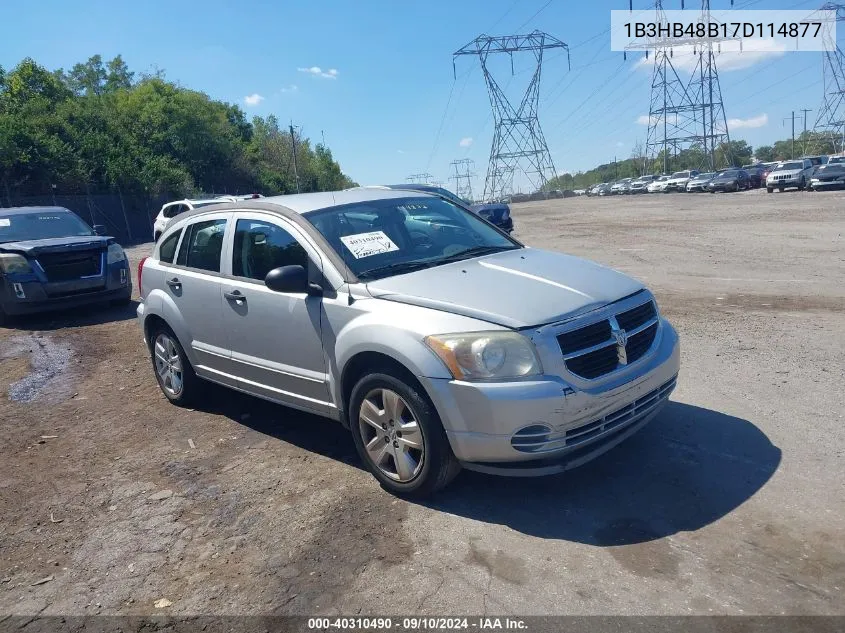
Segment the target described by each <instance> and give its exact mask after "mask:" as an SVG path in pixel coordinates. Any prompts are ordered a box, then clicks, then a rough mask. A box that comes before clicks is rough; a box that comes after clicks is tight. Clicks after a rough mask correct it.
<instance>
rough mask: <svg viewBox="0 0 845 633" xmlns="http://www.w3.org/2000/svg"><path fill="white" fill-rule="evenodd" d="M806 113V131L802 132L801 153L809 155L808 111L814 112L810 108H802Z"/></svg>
mask: <svg viewBox="0 0 845 633" xmlns="http://www.w3.org/2000/svg"><path fill="white" fill-rule="evenodd" d="M801 112H803V113H804V131H803V132H802V133H801V153H802V154H803V155H804V156H806V155H807V113H808V112H812V110H810V109H809V108H801Z"/></svg>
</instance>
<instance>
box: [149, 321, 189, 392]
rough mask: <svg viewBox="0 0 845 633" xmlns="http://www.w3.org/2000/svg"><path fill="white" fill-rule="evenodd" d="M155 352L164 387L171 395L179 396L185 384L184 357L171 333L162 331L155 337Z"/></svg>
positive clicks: (158, 371)
mask: <svg viewBox="0 0 845 633" xmlns="http://www.w3.org/2000/svg"><path fill="white" fill-rule="evenodd" d="M153 353H154V354H155V366H156V373H157V374H158V377H159V379H160V381H161V387H162V389H164V390H165V391H166V392H167V393H168V394H169V395H170V396H171V397H173V398H178V397H179V394H181V393H182V388H183V386H184V375H183V368H182V359H181V357H180V356H179V350H178V348H177V347H176V343H175V341H174V340H173V339H172V338H171V337H170V335H169V334H166V333H165V332H161V333H160V334H159V335H158V336H157V337H156V339H155V344H154V345H153Z"/></svg>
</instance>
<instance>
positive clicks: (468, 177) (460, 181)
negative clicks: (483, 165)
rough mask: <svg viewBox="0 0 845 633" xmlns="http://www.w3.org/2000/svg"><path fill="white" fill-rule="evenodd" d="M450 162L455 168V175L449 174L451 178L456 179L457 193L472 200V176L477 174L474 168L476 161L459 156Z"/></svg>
mask: <svg viewBox="0 0 845 633" xmlns="http://www.w3.org/2000/svg"><path fill="white" fill-rule="evenodd" d="M449 164H450V165H452V167H454V168H455V175H454V176H449V180H454V181H455V193H456V194H457V195H458V197H459V198H463V199H464V200H472V178H473V176H475V174H474V173H473V171H472V168H473V167H474V166H475V161H474V160H472V159H471V158H459V159H457V160H453V161H452V162H451V163H449Z"/></svg>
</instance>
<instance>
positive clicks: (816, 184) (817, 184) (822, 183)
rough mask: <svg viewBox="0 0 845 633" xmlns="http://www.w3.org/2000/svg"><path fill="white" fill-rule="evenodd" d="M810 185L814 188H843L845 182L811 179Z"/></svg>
mask: <svg viewBox="0 0 845 633" xmlns="http://www.w3.org/2000/svg"><path fill="white" fill-rule="evenodd" d="M810 187H812V188H813V189H842V188H843V187H845V182H843V181H841V180H811V181H810Z"/></svg>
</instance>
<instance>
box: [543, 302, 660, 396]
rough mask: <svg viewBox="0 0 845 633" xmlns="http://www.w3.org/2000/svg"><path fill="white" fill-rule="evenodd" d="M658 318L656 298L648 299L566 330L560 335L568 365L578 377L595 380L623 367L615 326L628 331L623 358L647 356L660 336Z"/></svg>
mask: <svg viewBox="0 0 845 633" xmlns="http://www.w3.org/2000/svg"><path fill="white" fill-rule="evenodd" d="M658 324H659V317H658V314H657V306H656V305H655V304H654V300H652V299H648V300H647V301H644V302H643V303H640V304H639V305H636V306H634V307H632V308H627V309H625V310H623V311H622V312H618V313H616V314H613V315H610V316H608V317H607V318H605V319H603V320H601V321H598V322H595V323H591V324H589V325H585V326H583V327H580V328H576V329H573V330H570V331H567V332H563V333H561V334H559V335H558V336H557V341H558V345H559V346H560V351H561V354H562V355H563V360H564V362H565V364H566V368H567V369H568V370H569V371H571V372H572V373H573V374H575V375H576V376H580V377H582V378H587V379H588V380H592V379H595V378H599V377H601V376H604V375H606V374H609V373H610V372H612V371H615V370H616V369H618V368H619V367H620V364H619V356H620V354H621V352H620V351H619V350H618V348H617V342H616V339H615V338H614V336H613V328H615V327H619V328H620V329H622V330H625V332H626V334H627V342H626V344H625V355H624V357H623V361H625V360H627V364H631V363H633V362H636V361H637V360H639V359H640V358H642V357H643V356H645V355H646V353H647V352H648V351H649V350H650V349H651V347H652V345H653V344H654V340H655V338H656V337H657V327H658Z"/></svg>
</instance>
